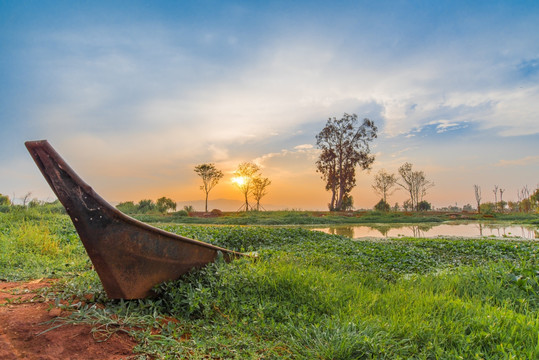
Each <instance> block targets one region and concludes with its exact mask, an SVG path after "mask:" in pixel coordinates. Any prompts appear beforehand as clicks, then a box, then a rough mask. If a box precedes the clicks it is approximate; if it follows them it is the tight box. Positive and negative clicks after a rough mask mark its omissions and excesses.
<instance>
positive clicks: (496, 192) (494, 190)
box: [492, 185, 498, 208]
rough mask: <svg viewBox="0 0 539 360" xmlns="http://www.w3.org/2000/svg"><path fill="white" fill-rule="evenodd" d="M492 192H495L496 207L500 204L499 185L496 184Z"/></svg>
mask: <svg viewBox="0 0 539 360" xmlns="http://www.w3.org/2000/svg"><path fill="white" fill-rule="evenodd" d="M492 192H493V193H494V207H495V208H496V207H497V206H498V185H494V189H493V190H492Z"/></svg>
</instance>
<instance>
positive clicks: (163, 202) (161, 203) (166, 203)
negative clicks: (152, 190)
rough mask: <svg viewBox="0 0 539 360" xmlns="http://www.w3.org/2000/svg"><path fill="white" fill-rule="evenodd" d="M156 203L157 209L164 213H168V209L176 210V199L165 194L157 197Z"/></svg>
mask: <svg viewBox="0 0 539 360" xmlns="http://www.w3.org/2000/svg"><path fill="white" fill-rule="evenodd" d="M155 205H156V206H157V210H158V211H159V212H160V213H163V214H164V213H166V212H167V211H168V210H176V203H175V202H174V200H172V199H170V198H167V197H164V196H163V197H161V198H159V199H157V202H156V204H155Z"/></svg>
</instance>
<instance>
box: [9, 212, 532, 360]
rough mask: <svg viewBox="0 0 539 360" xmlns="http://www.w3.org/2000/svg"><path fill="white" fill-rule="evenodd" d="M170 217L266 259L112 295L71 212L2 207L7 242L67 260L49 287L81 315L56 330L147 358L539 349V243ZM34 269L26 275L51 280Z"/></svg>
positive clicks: (402, 355) (498, 354) (514, 353)
mask: <svg viewBox="0 0 539 360" xmlns="http://www.w3.org/2000/svg"><path fill="white" fill-rule="evenodd" d="M0 215H1V214H0ZM163 227H164V228H165V229H166V230H168V231H173V232H176V233H178V234H181V235H184V236H189V237H194V238H197V239H200V240H203V241H208V242H211V243H214V244H218V245H220V246H224V247H227V248H231V249H235V250H239V251H253V252H257V254H258V257H256V258H242V259H239V260H236V261H234V262H232V263H229V264H226V263H224V262H222V261H218V262H216V263H215V264H211V265H209V266H207V267H205V268H203V269H200V270H197V271H193V272H191V273H189V274H186V275H185V276H183V277H182V278H181V279H179V280H177V281H173V282H168V283H164V284H160V285H158V286H156V288H155V291H156V292H157V296H156V297H155V298H152V299H144V300H136V301H109V300H107V299H106V296H105V294H104V292H103V289H102V286H101V284H100V283H99V279H98V277H97V275H96V274H95V272H93V271H91V270H90V269H89V268H88V266H87V259H86V256H85V254H84V253H82V252H80V249H81V246H80V245H76V243H77V241H74V240H76V239H75V238H76V235H74V233H73V229H72V226H71V225H70V223H69V222H67V221H65V217H64V218H62V217H55V218H49V219H47V220H46V221H44V220H43V219H33V220H28V219H24V218H23V219H12V221H7V222H6V218H2V217H0V231H1V236H2V237H1V238H0V239H2V240H1V242H0V244H1V245H2V251H3V249H4V246H5V244H6V243H10V242H11V245H9V246H15V245H13V244H12V242H13V241H14V239H19V240H17V241H16V243H23V244H19V245H17V246H19V247H22V246H27V247H26V248H25V249H28V246H29V249H31V250H32V251H34V252H33V254H34V255H33V256H34V257H36V258H43V259H46V260H42V262H43V264H47V265H46V266H44V267H41V269H42V270H43V271H44V272H45V271H46V269H47V268H48V267H47V266H49V267H51V268H54V267H55V266H56V265H54V264H57V265H58V267H59V268H61V267H62V266H63V267H64V268H65V269H62V270H56V272H55V274H56V275H57V276H60V277H62V279H63V280H62V281H61V282H60V284H59V285H58V286H57V287H56V288H53V289H49V290H48V292H47V295H46V296H48V297H53V298H54V297H55V298H57V299H58V301H57V303H58V304H59V303H60V301H59V300H60V299H64V300H66V301H68V303H67V304H66V305H63V306H65V307H66V308H69V309H72V310H75V311H74V312H73V313H72V315H70V316H68V317H65V318H63V319H57V322H55V323H54V324H51V327H52V326H58V325H61V324H63V323H78V322H86V323H90V324H93V325H94V328H95V331H96V334H95V335H96V336H97V337H98V338H100V339H106V338H107V337H108V336H110V335H111V334H112V333H114V332H116V331H125V332H128V333H129V334H131V335H132V336H133V337H134V338H135V339H137V340H138V341H139V345H138V346H137V348H136V350H137V351H138V352H139V353H140V355H141V358H144V357H151V358H156V359H176V358H189V359H208V358H222V359H261V358H264V359H533V358H539V338H538V336H537V334H538V333H539V320H538V319H539V317H538V311H539V263H538V260H537V254H538V252H539V246H538V244H537V243H535V242H532V241H509V240H492V239H474V240H471V239H470V240H449V239H414V238H405V239H398V240H387V241H353V240H349V239H347V238H345V237H341V236H333V235H328V234H324V233H321V232H313V231H308V230H305V229H299V228H269V227H245V226H193V225H163ZM21 234H27V235H21ZM29 234H31V235H29ZM30 238H32V239H33V240H31V241H30V240H24V241H22V240H21V239H30ZM37 238H42V240H43V241H42V243H40V242H39V241H37V240H36V239H37ZM27 241H29V242H27ZM48 243H53V244H55V246H51V248H53V249H57V250H55V251H57V252H56V253H55V254H56V255H55V256H54V257H51V256H49V255H48V253H47V251H49V250H48V249H49V247H48V246H43V244H48ZM29 244H32V245H29ZM71 246H73V248H71ZM44 248H45V250H43V249H44ZM69 249H71V250H69ZM62 251H65V253H62ZM9 254H10V255H9V256H5V257H6V258H8V259H11V258H17V256H18V255H17V254H16V252H14V251H10V252H9ZM58 254H63V255H58ZM0 256H2V255H0ZM3 258H4V257H3ZM56 258H62V259H63V260H61V261H60V260H58V262H55V261H56V260H55V259H56ZM68 258H70V259H71V261H72V265H69V266H65V263H66V262H65V259H68ZM51 264H52V265H51ZM11 265H12V263H10V262H5V261H4V262H0V271H2V274H7V275H3V276H6V277H8V278H11V277H15V278H17V276H18V275H17V276H14V275H13V274H19V272H20V271H19V270H13V269H12V268H10V266H11ZM60 265H62V266H60ZM38 269H39V267H36V269H35V270H32V272H27V273H26V275H25V276H23V278H27V277H28V276H30V275H31V274H34V275H33V276H36V277H41V276H45V274H38ZM74 274H76V275H77V276H74ZM80 299H89V300H85V301H82V302H81V301H80ZM98 304H102V305H104V306H101V305H99V306H97V305H98ZM58 321H59V322H58Z"/></svg>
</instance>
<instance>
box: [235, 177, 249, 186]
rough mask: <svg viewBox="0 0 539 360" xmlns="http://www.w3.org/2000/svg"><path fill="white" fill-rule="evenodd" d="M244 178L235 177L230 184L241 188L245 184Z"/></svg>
mask: <svg viewBox="0 0 539 360" xmlns="http://www.w3.org/2000/svg"><path fill="white" fill-rule="evenodd" d="M245 181H246V180H245V177H244V176H236V177H233V178H232V182H233V183H234V184H236V185H238V186H242V185H243V184H245Z"/></svg>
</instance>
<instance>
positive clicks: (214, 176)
mask: <svg viewBox="0 0 539 360" xmlns="http://www.w3.org/2000/svg"><path fill="white" fill-rule="evenodd" d="M195 172H196V173H197V174H198V176H200V177H201V178H202V185H201V186H200V190H202V191H204V194H205V195H206V207H205V211H206V212H208V195H209V193H210V191H211V189H213V188H214V186H215V185H217V184H218V183H219V180H221V179H222V178H223V172H222V171H221V170H218V169H217V168H216V167H215V165H214V164H200V165H197V166H195Z"/></svg>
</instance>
